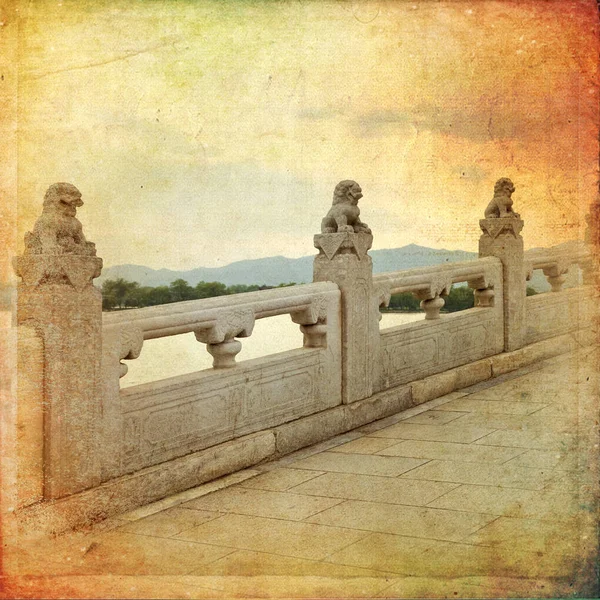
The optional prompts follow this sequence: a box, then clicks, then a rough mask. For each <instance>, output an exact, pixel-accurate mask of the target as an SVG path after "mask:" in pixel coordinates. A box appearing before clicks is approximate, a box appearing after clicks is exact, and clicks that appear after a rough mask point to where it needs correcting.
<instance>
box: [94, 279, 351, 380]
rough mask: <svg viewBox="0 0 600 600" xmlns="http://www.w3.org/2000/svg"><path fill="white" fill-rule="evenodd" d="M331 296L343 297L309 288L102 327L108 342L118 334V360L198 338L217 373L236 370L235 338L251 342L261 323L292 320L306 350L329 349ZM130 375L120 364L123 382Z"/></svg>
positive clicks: (162, 311) (324, 286)
mask: <svg viewBox="0 0 600 600" xmlns="http://www.w3.org/2000/svg"><path fill="white" fill-rule="evenodd" d="M331 292H333V293H334V296H335V295H336V294H337V295H339V290H338V288H337V286H335V285H333V284H330V283H312V284H304V285H297V286H291V287H286V288H275V289H270V290H263V291H257V292H248V293H244V294H236V295H234V296H219V297H217V298H206V299H203V300H190V301H187V302H178V303H174V304H164V305H161V306H152V307H148V308H138V309H132V310H126V311H122V312H112V313H104V316H103V321H102V323H103V328H104V330H105V333H106V336H105V337H111V336H112V337H114V335H115V331H116V330H118V338H119V342H118V343H119V360H123V359H135V358H138V357H139V356H140V353H141V350H142V346H143V342H144V340H151V339H155V338H162V337H166V336H172V335H179V334H183V333H190V332H193V333H194V334H195V336H196V339H197V340H198V341H199V342H202V343H204V344H206V346H207V350H208V352H210V354H212V356H213V359H214V361H213V367H214V368H217V369H218V368H231V367H235V365H236V362H235V356H236V354H238V353H239V351H240V350H241V343H240V342H239V341H237V339H236V338H245V337H249V336H250V335H251V334H252V330H253V328H254V323H255V321H256V320H257V319H264V318H267V317H273V316H276V315H284V314H289V315H290V316H291V318H292V320H293V321H294V323H297V324H299V325H300V329H301V331H302V332H303V334H304V346H305V347H308V348H318V347H325V346H326V345H327V332H328V323H327V307H328V303H329V302H330V301H331ZM126 373H127V367H126V365H124V364H123V363H121V366H120V376H121V377H123V376H124V375H125V374H126Z"/></svg>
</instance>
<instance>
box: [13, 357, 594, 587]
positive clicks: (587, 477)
mask: <svg viewBox="0 0 600 600" xmlns="http://www.w3.org/2000/svg"><path fill="white" fill-rule="evenodd" d="M597 367H598V352H597V351H593V350H590V349H585V350H582V351H580V352H579V353H578V354H571V355H565V356H562V357H558V358H555V359H552V360H549V361H545V362H544V363H539V364H536V365H532V366H531V367H529V368H528V369H522V370H521V371H518V372H514V373H511V374H508V375H505V376H503V377H501V378H498V379H495V380H492V381H489V382H486V383H484V384H479V385H477V386H473V387H472V388H469V389H466V390H463V391H461V392H457V393H453V394H450V395H448V396H445V397H443V398H439V399H437V400H434V401H432V402H429V403H428V404H427V405H421V406H420V407H417V408H415V409H412V410H410V411H408V412H405V413H403V414H401V415H396V416H394V417H391V418H388V419H385V420H383V421H380V422H377V423H373V424H370V425H368V426H366V427H362V428H361V429H359V430H357V431H353V432H351V433H349V434H346V435H343V436H339V437H338V438H335V439H333V440H330V441H328V442H326V443H323V444H320V445H319V446H315V447H312V448H310V449H306V450H303V451H300V452H297V453H295V454H294V455H291V456H288V457H286V458H284V459H283V460H280V461H278V462H277V463H270V464H267V465H262V466H261V467H259V468H255V469H252V470H247V471H244V472H241V473H237V474H235V475H233V476H230V477H228V478H225V479H224V480H222V481H221V482H218V483H212V484H208V485H205V486H201V487H199V488H196V489H194V490H189V491H187V492H184V493H183V494H178V495H177V496H174V497H172V498H168V499H166V500H163V501H161V502H158V503H156V504H154V505H151V506H148V507H144V508H142V509H138V510H136V511H134V512H133V513H129V514H127V515H123V516H122V517H120V518H119V519H112V520H111V521H109V522H107V523H104V524H103V525H102V527H100V528H97V529H95V530H93V531H91V532H87V533H78V534H75V535H69V536H63V537H61V538H58V539H56V540H53V541H52V542H47V543H45V544H40V543H39V542H36V543H31V544H29V545H28V544H22V545H21V548H20V555H19V556H20V559H19V561H18V564H16V565H14V566H13V568H12V570H13V572H14V571H17V572H18V573H19V574H20V575H21V577H20V578H19V579H18V582H15V584H14V585H18V586H19V589H20V591H21V594H25V595H26V594H27V593H31V594H32V595H35V594H36V593H37V594H38V595H39V594H40V590H41V589H43V590H44V592H45V595H46V596H47V597H51V596H61V595H62V596H65V595H68V596H70V597H76V596H78V595H86V594H87V595H89V594H93V595H95V596H96V597H181V598H185V597H192V598H213V597H232V596H237V597H256V596H260V597H279V596H287V597H290V596H292V597H365V596H368V597H444V596H446V597H459V598H460V597H511V596H513V597H524V596H525V597H527V596H529V597H532V596H535V597H542V596H555V597H556V596H560V597H564V595H572V594H577V593H580V594H582V593H587V594H588V595H589V594H590V593H592V592H591V591H590V590H591V589H592V588H590V587H589V585H591V584H590V582H591V580H592V577H593V576H592V573H591V567H590V566H589V565H590V564H592V563H593V562H594V560H593V559H594V551H595V543H596V541H597V537H596V535H597V534H596V529H595V521H596V513H595V504H594V499H595V498H596V496H597V489H596V487H595V486H596V482H597V480H598V471H597V462H596V456H597V452H598V451H597V448H598V447H597V443H598V440H597V417H598V405H597V381H596V371H597ZM232 482H233V485H230V484H231V483H232ZM226 484H227V485H228V487H222V489H217V488H218V486H219V485H221V486H225V485H226ZM215 490H217V491H215ZM588 558H589V559H590V560H589V561H588ZM26 573H29V574H32V575H45V576H46V577H42V578H38V577H35V578H28V577H24V576H23V575H25V574H26ZM75 575H77V576H78V577H75ZM109 575H110V576H109ZM159 575H160V577H156V576H159ZM140 576H145V577H140ZM48 577H49V578H50V579H48ZM586 585H588V587H586ZM45 586H47V587H45ZM28 590H29V592H28Z"/></svg>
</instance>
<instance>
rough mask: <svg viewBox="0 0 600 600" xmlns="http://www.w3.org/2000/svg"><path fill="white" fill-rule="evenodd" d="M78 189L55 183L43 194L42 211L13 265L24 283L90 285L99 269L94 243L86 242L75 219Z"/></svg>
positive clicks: (78, 198) (99, 261) (32, 284)
mask: <svg viewBox="0 0 600 600" xmlns="http://www.w3.org/2000/svg"><path fill="white" fill-rule="evenodd" d="M80 206H83V201H82V199H81V192H80V191H79V190H78V189H77V188H76V187H75V186H74V185H72V184H70V183H55V184H53V185H51V186H50V187H49V188H48V190H47V191H46V194H45V195H44V204H43V208H42V214H41V215H40V217H39V218H38V220H37V221H36V222H35V225H34V227H33V231H31V232H28V233H26V234H25V250H24V252H23V256H18V257H16V258H15V259H14V261H13V267H14V269H15V272H16V273H17V275H19V277H21V278H22V280H23V284H24V285H25V286H38V285H42V284H66V285H70V286H72V287H74V288H76V289H83V288H84V287H86V286H88V285H91V284H92V280H93V279H94V278H95V277H98V276H99V275H100V273H101V271H102V259H101V258H99V257H97V256H96V246H95V245H94V244H93V243H92V242H88V241H87V240H86V239H85V236H84V234H83V227H82V225H81V223H80V221H79V220H78V219H77V217H76V214H77V208H78V207H80Z"/></svg>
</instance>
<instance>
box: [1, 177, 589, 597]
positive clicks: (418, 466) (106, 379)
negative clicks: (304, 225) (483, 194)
mask: <svg viewBox="0 0 600 600" xmlns="http://www.w3.org/2000/svg"><path fill="white" fill-rule="evenodd" d="M507 181H508V180H500V181H499V182H498V184H497V189H496V191H497V192H498V189H500V194H498V193H497V194H496V196H495V197H494V198H495V200H496V199H497V198H498V196H500V197H501V198H500V199H501V200H502V198H504V200H507V199H508V200H510V194H511V193H512V190H514V187H513V186H512V184H511V183H510V182H508V183H509V184H510V185H509V186H508V188H504V192H502V186H503V185H504V186H506V182H507ZM502 182H503V183H502ZM342 184H346V185H345V186H342V188H340V186H338V188H336V192H337V193H338V196H339V195H340V194H341V196H342V199H341V201H339V202H337V203H334V206H333V207H332V210H331V211H330V214H329V215H328V216H327V218H326V219H324V221H323V226H322V232H321V233H319V234H317V235H315V238H314V245H315V247H316V248H317V249H318V254H317V255H316V256H315V259H314V281H313V283H310V284H306V285H296V286H293V287H288V288H278V289H271V290H264V291H257V292H251V293H245V294H238V295H234V296H224V297H217V298H210V299H205V300H194V301H188V302H179V303H176V304H169V305H163V306H155V307H149V308H141V309H134V310H127V311H121V312H112V313H104V314H103V313H102V307H101V297H100V292H99V291H98V289H96V288H95V287H94V286H93V279H94V278H95V277H98V276H99V275H100V272H101V266H102V261H101V259H100V258H98V257H97V256H96V250H95V247H94V245H93V244H92V243H91V242H89V241H87V240H86V239H85V237H84V234H83V230H82V227H81V224H80V223H79V221H78V220H77V218H76V216H75V212H76V208H77V207H78V206H80V205H81V204H82V202H81V197H80V194H79V193H78V191H77V190H76V188H74V187H73V186H70V185H68V184H56V185H55V186H52V188H50V190H49V191H48V193H47V194H46V199H45V202H44V212H43V214H42V217H40V219H39V220H38V222H37V223H36V226H35V228H34V230H33V232H32V233H30V234H28V235H27V237H26V245H25V252H24V254H23V255H22V256H20V257H18V258H17V259H16V261H15V268H16V271H17V273H18V275H19V276H20V278H21V281H20V283H19V287H18V303H17V317H16V323H17V332H18V336H17V343H18V365H17V367H18V386H17V403H16V404H15V406H14V407H13V408H14V410H13V411H12V413H11V415H12V417H11V418H10V419H9V420H8V422H9V424H10V425H12V426H13V427H14V429H13V430H12V431H14V435H13V438H11V439H14V442H15V446H16V450H15V453H14V456H15V468H14V469H13V470H12V471H11V473H10V474H9V479H8V483H9V485H10V487H9V488H8V489H9V496H8V504H7V502H6V501H5V509H6V507H8V513H6V515H7V519H6V524H7V525H6V528H5V531H6V532H7V533H8V534H10V535H8V536H7V539H8V540H11V542H10V543H8V544H7V545H5V548H7V549H9V552H7V557H8V558H7V561H8V562H7V564H8V565H9V566H10V567H11V570H10V571H9V572H11V573H12V574H13V575H14V576H15V579H14V580H13V585H15V586H17V587H15V588H14V589H18V590H19V593H21V594H25V595H27V594H28V593H29V594H30V595H35V593H37V594H39V593H40V589H44V590H45V593H46V594H50V592H49V591H48V590H49V589H53V590H55V593H56V594H58V595H61V594H62V595H63V597H64V595H65V594H66V595H69V594H73V595H75V596H77V595H78V594H79V595H82V594H83V595H85V594H84V591H82V590H84V588H85V590H88V592H89V590H91V589H94V590H98V589H102V590H104V591H103V592H102V593H100V592H98V593H100V595H101V596H102V595H104V596H106V597H108V596H110V594H116V596H117V597H130V596H129V594H130V593H131V597H138V596H139V597H150V596H152V594H158V597H213V596H211V594H214V595H216V596H218V597H230V596H231V595H233V596H239V595H243V596H246V595H250V596H252V595H267V596H277V595H290V594H291V593H292V591H291V590H300V592H298V594H297V595H299V596H303V595H307V596H312V597H315V596H316V597H320V596H324V597H332V596H333V597H335V596H337V597H347V596H377V595H379V596H383V597H395V596H403V597H415V596H434V597H437V596H445V595H455V596H456V595H458V596H459V597H466V596H468V595H470V596H474V597H476V596H482V597H488V596H500V597H504V596H509V595H513V596H514V595H516V596H530V595H535V596H537V595H541V596H544V595H550V596H552V595H557V594H562V593H570V592H572V591H575V592H577V589H581V590H583V592H581V593H587V594H590V593H592V592H591V591H590V590H593V589H594V588H593V586H594V585H595V583H594V581H595V580H594V575H593V569H594V567H593V563H594V552H595V549H596V544H595V539H594V538H595V535H596V533H595V525H594V524H595V515H596V512H595V510H596V508H595V506H596V504H595V502H596V497H597V459H596V456H597V448H598V446H597V424H598V421H597V418H598V417H597V387H596V386H597V381H596V373H597V370H598V353H597V350H596V348H597V346H596V343H597V325H598V319H597V306H598V296H597V291H596V290H597V286H596V283H595V281H594V278H595V277H596V275H597V270H598V258H597V255H596V253H595V251H594V247H593V244H589V243H588V244H585V243H583V242H581V243H579V242H572V243H567V244H562V245H560V246H556V247H553V248H548V249H536V250H531V251H528V252H524V250H523V239H522V236H521V230H522V228H523V221H522V220H521V219H520V217H519V215H518V214H517V213H515V212H514V211H512V208H511V204H512V202H508V201H504V200H503V201H500V202H496V203H495V202H494V201H493V202H492V203H491V204H490V206H489V207H488V209H486V211H485V218H484V219H482V220H481V221H480V226H481V231H482V233H481V238H480V244H479V259H478V260H473V261H468V262H460V263H452V264H444V265H439V266H434V267H427V268H419V269H410V270H404V271H395V272H390V273H383V274H378V275H373V273H372V263H371V258H370V256H369V252H368V251H369V249H370V247H371V244H372V240H373V237H372V233H371V231H370V229H369V228H368V227H367V226H366V225H364V224H363V223H361V222H360V219H359V218H358V212H357V209H356V203H357V201H358V198H359V197H360V196H361V195H362V194H358V193H357V192H356V189H358V191H359V192H360V188H358V186H357V185H356V184H353V182H342ZM342 184H340V185H342ZM350 184H353V185H354V186H356V188H355V187H352V185H350ZM340 189H341V192H340ZM506 189H508V192H506ZM502 194H504V195H503V196H502ZM591 225H592V227H591V229H592V230H593V231H591V233H590V235H589V238H590V240H593V239H595V238H596V237H597V232H595V229H594V223H593V220H592V222H591ZM588 241H589V240H588ZM536 269H540V270H543V272H544V275H545V276H546V277H547V279H548V281H549V283H550V285H551V288H552V291H551V292H548V293H542V294H538V295H535V296H526V283H527V281H528V279H530V278H531V275H532V273H533V271H534V270H536ZM569 269H571V270H575V272H576V274H577V275H578V277H579V281H580V285H578V286H577V287H570V288H568V289H563V284H564V283H565V274H566V273H567V271H568V270H569ZM458 283H462V284H467V285H468V286H469V287H470V288H472V289H473V290H474V298H475V306H474V307H473V308H471V309H467V310H463V311H459V312H455V313H443V312H442V313H441V312H440V310H441V309H442V308H443V306H444V298H445V296H447V295H448V293H449V291H450V288H451V287H452V285H453V284H458ZM401 292H410V293H412V294H414V295H415V296H417V297H418V298H419V299H420V300H421V307H422V309H423V312H424V318H423V319H422V320H421V321H417V322H413V323H408V324H404V325H400V326H396V327H392V328H388V329H380V318H381V314H380V309H381V308H382V307H385V306H386V305H387V303H389V300H390V296H391V295H392V294H396V293H401ZM283 314H288V315H290V318H291V319H292V321H293V322H294V323H297V324H298V325H299V327H300V329H301V331H302V333H303V335H304V344H303V347H302V348H298V349H295V350H291V351H289V352H283V353H279V354H274V355H270V356H266V357H263V358H259V359H255V360H248V361H243V362H240V363H236V359H235V357H236V354H237V353H238V352H239V351H240V348H241V344H242V343H243V342H240V339H241V340H243V338H246V337H248V336H250V335H251V334H252V330H253V326H254V323H255V321H256V320H257V319H267V318H270V317H273V316H275V315H283ZM190 332H194V334H195V336H196V339H197V340H198V341H199V342H201V344H204V345H205V346H206V350H207V351H208V352H210V354H212V356H213V357H214V363H213V365H214V367H213V369H208V370H204V371H199V372H197V373H193V374H189V375H182V376H178V377H172V378H168V379H163V380H160V381H155V382H152V383H149V384H142V385H137V386H133V387H129V388H126V389H121V388H120V381H121V379H122V378H123V377H127V366H126V363H124V362H122V361H124V360H133V359H136V358H137V357H139V356H140V353H142V352H144V342H145V340H148V339H153V338H160V337H164V336H173V335H181V334H184V333H190ZM199 351H202V348H201V346H199ZM11 419H12V420H11ZM232 484H238V485H236V486H234V487H229V486H231V485H232ZM221 488H225V489H222V490H221V491H218V492H215V490H219V489H221ZM288 490H291V491H288ZM179 505H181V506H182V507H179ZM140 507H141V508H140ZM163 511H164V512H163ZM569 519H570V520H569ZM99 522H100V524H99V525H94V524H97V523H99ZM573 523H575V524H573ZM90 528H91V532H92V533H91V534H90V533H89V531H90ZM82 529H83V530H85V531H88V533H87V534H85V533H81V530H82ZM72 530H80V532H79V533H76V534H66V535H62V536H59V538H57V539H54V540H50V541H48V540H46V539H44V541H40V540H38V539H37V537H36V535H35V534H38V533H44V534H52V535H56V534H63V533H64V532H69V531H72ZM104 530H110V533H109V534H106V533H103V531H104ZM98 532H100V533H98ZM531 532H533V533H531ZM540 532H541V533H540ZM530 534H531V535H530ZM86 535H101V536H102V535H104V536H106V535H108V537H107V538H101V540H100V541H98V540H96V538H93V539H94V541H93V542H90V541H89V539H92V538H86V537H85V536H86ZM77 536H79V537H77ZM81 536H83V537H81ZM111 536H112V537H111ZM119 536H121V537H119ZM528 536H529V537H528ZM84 538H85V539H86V540H88V541H84V542H82V541H81V540H82V539H84ZM99 539H100V538H99ZM32 540H34V541H32ZM106 540H108V541H106ZM111 540H112V541H111ZM519 540H521V542H522V544H521V545H519V544H520V542H519ZM523 540H525V541H523ZM111 543H112V544H113V545H112V546H111ZM81 544H83V546H82V545H81ZM77 548H80V550H77ZM123 548H126V550H125V551H123V550H122V549H123ZM24 549H27V550H24ZM557 549H558V550H557ZM198 552H200V553H201V556H200V555H199V554H198ZM261 553H263V554H261ZM126 555H127V556H126ZM49 556H50V557H51V558H48V557H49ZM549 556H550V558H549ZM32 557H33V558H32ZM119 557H120V558H119ZM132 557H133V558H132ZM552 557H554V558H552ZM48 561H49V562H48ZM90 561H91V562H90ZM132 561H133V562H132ZM552 561H554V562H552ZM59 564H60V565H62V567H60V568H59ZM90 565H91V566H90ZM206 565H208V566H206ZM211 565H212V566H211ZM215 565H216V566H215ZM536 567H539V568H536ZM65 569H66V571H65ZM111 573H112V574H119V575H135V576H138V575H139V576H142V575H143V576H146V577H147V578H148V577H150V578H151V577H152V576H155V575H163V576H164V577H163V578H162V579H161V581H160V584H159V583H156V582H154V583H152V581H151V580H149V579H147V578H146V579H144V578H142V579H139V580H138V579H136V581H137V583H136V584H135V585H136V586H138V587H135V586H134V587H135V590H136V591H132V592H130V591H128V590H129V587H123V588H120V587H119V585H120V584H118V582H115V581H112V580H111V581H112V583H111V581H108V580H103V582H100V580H98V579H97V578H96V579H93V576H94V575H106V574H111ZM28 574H29V575H32V576H34V575H35V576H52V577H53V579H52V582H53V583H52V584H51V585H50V584H48V585H49V587H48V588H47V589H46V588H43V586H42V580H40V579H35V578H34V580H33V583H32V580H31V579H28V578H27V575H28ZM75 574H76V575H89V576H90V577H92V579H91V580H89V582H88V583H87V584H85V585H84V581H87V580H86V579H85V578H83V579H78V582H79V583H78V584H77V585H80V587H77V585H76V584H75V583H74V582H73V578H72V577H71V578H70V579H69V577H67V578H66V579H64V577H63V579H61V576H66V575H68V576H72V575H75ZM251 575H252V577H250V576H251ZM194 577H196V579H194ZM261 578H262V579H261ZM92 580H93V581H92ZM14 581H17V583H14ZM61 582H62V583H61ZM93 582H95V583H93ZM457 582H459V583H457ZM574 582H575V583H574ZM61 585H62V586H63V587H61ZM86 585H87V586H88V587H85V586H86ZM98 585H100V586H102V585H105V586H108V587H105V588H102V587H100V588H97V587H95V586H98ZM111 585H113V586H114V587H112V588H111V587H110V586H111ZM123 585H125V584H124V583H123ZM127 585H129V584H127ZM573 585H575V588H577V585H580V588H577V589H575V588H573ZM19 586H20V587H19ZM36 586H37V587H36ZM40 586H42V587H40ZM69 586H71V587H69ZM81 586H83V587H81ZM157 586H158V587H157ZM161 586H162V587H161ZM232 586H233V587H232ZM294 586H299V587H297V588H296V587H294ZM540 586H541V587H540ZM561 586H562V587H561ZM586 586H587V587H586ZM132 589H133V588H132ZM56 590H58V591H56ZM61 590H62V592H61ZM69 590H71V591H69ZM111 590H112V591H111ZM159 590H161V591H159ZM53 593H54V592H53ZM136 594H137V595H136ZM77 597H79V596H77ZM82 597H83V596H82ZM152 597H156V596H152Z"/></svg>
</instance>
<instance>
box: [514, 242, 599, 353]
mask: <svg viewBox="0 0 600 600" xmlns="http://www.w3.org/2000/svg"><path fill="white" fill-rule="evenodd" d="M524 262H525V268H524V270H525V278H526V280H527V281H529V280H530V279H531V278H532V276H533V272H534V271H535V270H536V269H540V270H542V271H543V273H544V275H545V276H546V280H547V281H548V283H549V284H550V286H551V293H547V294H543V293H542V294H536V295H534V296H528V297H527V299H526V314H527V320H526V330H525V343H527V344H532V343H535V342H539V341H542V340H544V339H548V338H551V337H554V336H556V335H562V334H565V333H569V332H570V331H574V330H577V329H579V328H581V327H582V325H583V324H585V323H587V324H588V326H592V325H593V324H592V321H593V316H592V315H593V313H594V304H595V303H597V290H596V288H595V285H594V279H595V277H596V276H597V273H596V272H595V271H596V268H597V266H595V262H594V256H593V253H592V251H591V248H590V247H589V245H587V244H585V243H584V242H579V241H573V242H567V243H564V244H560V245H558V246H553V247H551V248H535V249H532V250H528V251H527V252H525V261H524ZM574 267H579V269H581V271H582V273H583V285H580V283H579V272H578V271H576V272H573V271H574ZM567 275H568V276H569V277H567ZM568 279H570V280H571V281H569V283H571V287H569V288H564V287H563V286H564V284H565V283H566V282H567V281H568ZM573 284H574V285H573Z"/></svg>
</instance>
